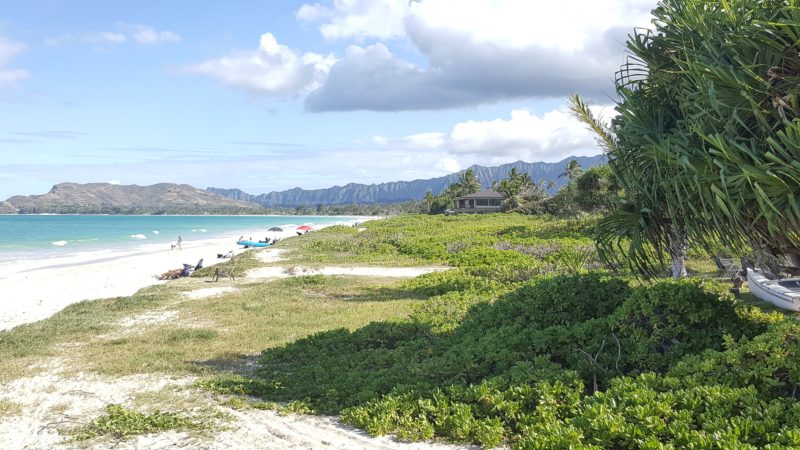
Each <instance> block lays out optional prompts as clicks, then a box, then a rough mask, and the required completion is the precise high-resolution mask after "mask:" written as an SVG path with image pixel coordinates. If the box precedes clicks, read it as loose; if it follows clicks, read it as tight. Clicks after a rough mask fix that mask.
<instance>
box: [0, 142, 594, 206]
mask: <svg viewBox="0 0 800 450" xmlns="http://www.w3.org/2000/svg"><path fill="white" fill-rule="evenodd" d="M573 159H574V160H577V161H578V163H579V164H580V165H581V167H583V168H585V169H588V168H590V167H594V166H597V165H599V164H601V163H602V156H601V155H597V156H588V157H587V156H579V157H569V158H565V159H564V160H562V161H559V162H555V163H545V162H535V163H527V162H523V161H517V162H514V163H510V164H503V165H500V166H496V167H484V166H478V165H475V166H472V167H470V168H469V169H471V170H472V171H473V172H474V173H475V175H476V176H477V178H478V180H479V181H480V183H481V186H482V187H484V188H488V187H489V186H491V184H492V182H493V181H497V180H501V179H503V178H505V177H507V176H508V174H509V172H511V170H512V169H516V170H517V171H518V172H519V173H523V174H528V175H529V176H530V177H531V179H532V180H535V181H539V180H544V181H545V182H546V183H547V182H550V181H553V182H554V184H555V187H554V188H552V189H553V191H555V190H557V189H558V188H560V187H561V186H562V185H563V184H564V183H566V181H567V180H566V178H559V174H560V173H562V172H563V171H564V167H565V166H566V164H567V163H568V162H569V161H570V160H573ZM457 180H458V173H453V174H450V175H446V176H443V177H438V178H431V179H426V180H413V181H395V182H388V183H379V184H370V185H366V184H358V183H350V184H346V185H344V186H333V187H330V188H327V189H313V190H306V189H301V188H299V187H298V188H294V189H289V190H285V191H273V192H270V193H268V194H260V195H252V194H248V193H246V192H243V191H241V190H240V189H236V188H231V189H222V188H215V187H209V188H207V189H205V190H204V189H198V188H195V187H192V186H189V185H187V184H172V183H159V184H155V185H152V186H137V185H116V184H109V183H88V184H79V183H59V184H56V185H55V186H53V188H52V189H50V191H49V192H47V193H46V194H42V195H28V196H20V195H17V196H13V197H10V198H8V199H7V200H6V201H4V202H0V214H313V213H317V214H321V213H324V214H351V215H355V214H367V215H372V214H385V213H392V212H400V211H396V209H397V208H392V207H391V205H393V204H395V205H396V204H400V203H403V202H414V201H419V200H420V199H422V198H423V197H424V196H425V193H426V192H432V193H434V194H438V193H440V192H441V191H442V190H444V189H445V188H446V187H447V186H448V185H450V184H451V183H454V182H456V181H457ZM551 193H552V192H551ZM354 205H362V207H354ZM368 205H372V206H371V207H368ZM377 205H388V206H386V207H383V208H381V207H378V206H377Z"/></svg>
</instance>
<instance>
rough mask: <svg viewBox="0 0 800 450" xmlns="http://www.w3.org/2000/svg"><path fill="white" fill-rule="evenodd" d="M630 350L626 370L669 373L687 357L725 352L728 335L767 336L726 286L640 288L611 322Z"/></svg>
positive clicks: (626, 352)
mask: <svg viewBox="0 0 800 450" xmlns="http://www.w3.org/2000/svg"><path fill="white" fill-rule="evenodd" d="M610 321H611V330H612V332H614V333H615V334H616V336H618V337H619V339H620V341H621V346H622V348H623V349H624V351H623V353H624V355H623V357H622V361H623V363H624V365H625V369H624V371H626V372H629V371H657V372H664V371H665V370H666V369H668V368H669V367H671V366H673V365H674V364H675V363H676V362H677V361H678V360H679V359H681V358H682V357H683V356H686V355H689V354H696V353H699V352H701V351H703V350H707V349H713V350H718V349H720V348H722V343H723V341H724V337H725V336H726V335H730V336H733V337H735V338H740V337H742V336H743V335H750V336H752V335H753V333H759V332H763V331H764V330H765V328H764V327H759V326H757V324H754V323H752V322H751V321H749V320H748V319H747V318H746V317H742V316H740V314H739V311H738V310H737V307H736V305H735V303H734V299H733V297H732V296H731V295H730V294H727V293H724V292H723V291H722V288H721V286H719V285H714V284H710V283H707V282H702V281H699V280H682V281H661V282H658V283H655V284H653V285H650V286H644V287H639V288H636V289H635V290H634V291H633V292H632V293H631V295H630V296H629V297H628V298H627V299H626V300H625V303H624V304H623V305H622V306H621V307H620V308H619V309H618V310H617V311H616V312H615V313H614V314H613V316H612V317H611V318H610Z"/></svg>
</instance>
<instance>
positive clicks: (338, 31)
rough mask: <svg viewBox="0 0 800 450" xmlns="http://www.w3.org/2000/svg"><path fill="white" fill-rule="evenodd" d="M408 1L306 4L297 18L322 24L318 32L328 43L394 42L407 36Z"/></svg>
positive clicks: (337, 0)
mask: <svg viewBox="0 0 800 450" xmlns="http://www.w3.org/2000/svg"><path fill="white" fill-rule="evenodd" d="M409 3H410V2H409V1H408V0H384V1H375V0H334V2H333V7H327V6H323V5H321V4H319V3H314V4H313V5H309V4H305V5H303V6H301V7H300V9H299V10H298V11H297V14H296V17H297V18H298V19H300V20H303V21H306V22H323V23H322V24H321V25H320V27H319V31H320V33H322V35H323V36H324V37H325V38H326V39H342V38H356V39H363V38H367V37H375V38H379V39H391V38H397V37H401V36H404V35H405V30H404V28H403V17H404V16H405V15H406V14H407V13H408V7H409Z"/></svg>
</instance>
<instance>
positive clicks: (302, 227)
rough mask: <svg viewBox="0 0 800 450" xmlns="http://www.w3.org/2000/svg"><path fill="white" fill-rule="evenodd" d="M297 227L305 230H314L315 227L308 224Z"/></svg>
mask: <svg viewBox="0 0 800 450" xmlns="http://www.w3.org/2000/svg"><path fill="white" fill-rule="evenodd" d="M297 229H298V230H303V231H308V230H313V229H314V228H313V227H310V226H308V225H301V226H299V227H297Z"/></svg>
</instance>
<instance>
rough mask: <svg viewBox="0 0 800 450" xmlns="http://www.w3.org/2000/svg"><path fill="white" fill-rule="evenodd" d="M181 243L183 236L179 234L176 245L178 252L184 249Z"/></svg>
mask: <svg viewBox="0 0 800 450" xmlns="http://www.w3.org/2000/svg"><path fill="white" fill-rule="evenodd" d="M181 242H183V238H182V237H181V235H180V234H179V235H178V243H177V244H176V245H177V246H178V250H183V249H182V248H181Z"/></svg>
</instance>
